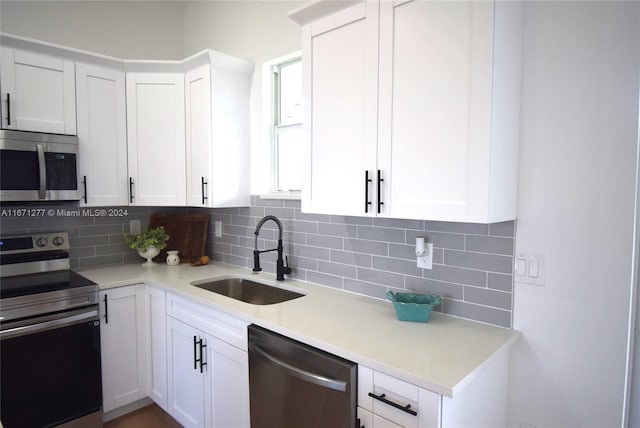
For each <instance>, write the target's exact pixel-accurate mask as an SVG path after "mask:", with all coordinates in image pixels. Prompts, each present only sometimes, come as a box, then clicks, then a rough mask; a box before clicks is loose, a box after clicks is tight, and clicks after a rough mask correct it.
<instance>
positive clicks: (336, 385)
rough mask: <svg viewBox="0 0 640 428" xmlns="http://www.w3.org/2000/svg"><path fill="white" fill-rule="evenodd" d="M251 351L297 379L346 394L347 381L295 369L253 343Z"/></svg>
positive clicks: (250, 345) (250, 347)
mask: <svg viewBox="0 0 640 428" xmlns="http://www.w3.org/2000/svg"><path fill="white" fill-rule="evenodd" d="M249 351H251V352H255V353H257V354H259V355H260V356H262V357H263V358H265V359H267V360H268V361H269V362H271V363H272V364H275V365H276V366H278V367H280V368H281V369H283V370H284V371H286V372H287V373H289V374H290V375H291V376H294V377H297V378H298V379H301V380H303V381H305V382H309V383H313V384H315V385H319V386H322V387H324V388H329V389H334V390H336V391H342V392H344V391H346V390H347V382H345V381H342V380H337V379H331V378H328V377H325V376H322V375H319V374H317V373H312V372H309V371H307V370H304V369H301V368H299V367H295V366H293V365H291V364H289V363H287V362H285V361H282V360H281V359H279V358H276V357H274V356H273V355H270V354H268V353H267V352H265V351H264V350H263V349H261V348H260V347H258V346H256V345H254V344H252V343H250V344H249Z"/></svg>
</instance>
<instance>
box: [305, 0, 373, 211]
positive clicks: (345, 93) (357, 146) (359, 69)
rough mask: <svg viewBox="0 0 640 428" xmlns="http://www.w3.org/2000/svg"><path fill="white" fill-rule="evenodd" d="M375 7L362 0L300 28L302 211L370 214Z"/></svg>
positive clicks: (371, 194)
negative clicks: (303, 158) (303, 157)
mask: <svg viewBox="0 0 640 428" xmlns="http://www.w3.org/2000/svg"><path fill="white" fill-rule="evenodd" d="M378 7H379V6H378V3H377V2H370V1H366V2H364V3H360V4H358V5H356V6H353V7H350V8H348V9H345V10H343V11H341V12H338V13H336V14H334V15H331V16H329V17H327V18H323V19H321V20H318V21H315V22H313V23H312V24H309V25H307V26H305V27H304V28H303V37H302V40H303V42H302V49H303V57H304V58H305V61H304V62H303V67H304V68H303V90H304V93H305V121H304V123H305V125H304V126H305V128H304V132H305V140H306V149H307V153H306V163H307V168H306V173H305V176H304V179H303V192H302V210H303V211H305V212H314V213H325V214H344V215H359V216H363V215H373V211H374V210H373V208H374V207H375V205H374V204H372V205H371V206H370V207H367V209H366V211H367V212H365V200H369V201H371V200H372V198H373V197H374V196H375V192H374V186H373V185H374V184H375V180H373V181H372V182H371V183H368V184H369V185H368V186H367V187H368V191H367V192H365V174H366V173H368V174H369V177H370V178H372V177H373V175H374V174H375V157H376V139H377V138H376V120H377V79H378V76H377V74H378V37H377V31H378Z"/></svg>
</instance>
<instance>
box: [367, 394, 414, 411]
mask: <svg viewBox="0 0 640 428" xmlns="http://www.w3.org/2000/svg"><path fill="white" fill-rule="evenodd" d="M369 397H371V398H375V399H376V400H380V401H382V402H383V403H385V404H388V405H390V406H391V407H395V408H396V409H399V410H402V411H403V412H407V413H409V414H410V415H413V416H418V412H416V411H415V410H411V404H407V405H406V406H403V405H401V404H398V403H394V402H393V401H390V400H387V399H386V398H385V397H386V394H380V395H376V394H374V393H373V392H370V393H369Z"/></svg>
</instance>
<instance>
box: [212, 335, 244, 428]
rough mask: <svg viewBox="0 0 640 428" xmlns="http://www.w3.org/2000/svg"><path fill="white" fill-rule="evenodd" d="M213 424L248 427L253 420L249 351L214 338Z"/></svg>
mask: <svg viewBox="0 0 640 428" xmlns="http://www.w3.org/2000/svg"><path fill="white" fill-rule="evenodd" d="M209 349H210V352H211V354H210V359H209V361H210V369H211V376H212V382H213V396H212V399H213V426H214V427H224V428H245V427H248V426H249V425H250V423H249V358H248V355H247V352H245V351H242V350H240V349H238V348H236V347H234V346H231V345H229V344H228V343H225V342H223V341H221V340H218V339H216V338H211V340H210V342H209Z"/></svg>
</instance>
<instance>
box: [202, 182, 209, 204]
mask: <svg viewBox="0 0 640 428" xmlns="http://www.w3.org/2000/svg"><path fill="white" fill-rule="evenodd" d="M207 184H209V183H207V182H206V181H205V180H204V177H201V186H202V205H204V204H205V201H206V200H207V199H209V197H208V196H206V192H205V186H206V185H207Z"/></svg>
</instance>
